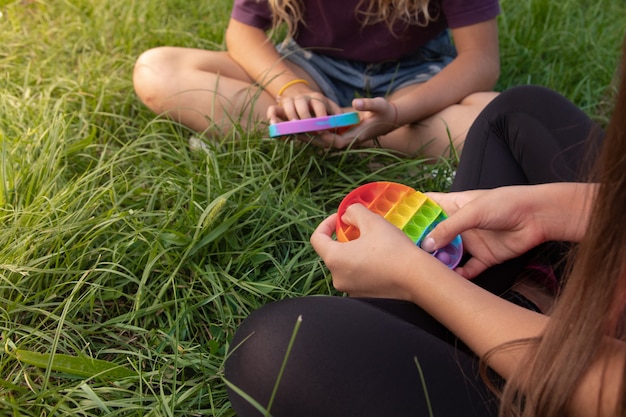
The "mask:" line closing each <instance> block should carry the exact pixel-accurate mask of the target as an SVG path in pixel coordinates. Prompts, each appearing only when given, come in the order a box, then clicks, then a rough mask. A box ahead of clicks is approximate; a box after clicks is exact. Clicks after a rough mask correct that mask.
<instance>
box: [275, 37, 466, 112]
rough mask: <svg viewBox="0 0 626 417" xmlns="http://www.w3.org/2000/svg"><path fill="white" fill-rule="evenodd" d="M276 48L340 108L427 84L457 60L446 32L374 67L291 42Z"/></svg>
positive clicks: (373, 65)
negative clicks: (361, 99)
mask: <svg viewBox="0 0 626 417" xmlns="http://www.w3.org/2000/svg"><path fill="white" fill-rule="evenodd" d="M276 49H277V50H278V52H279V53H280V54H281V56H283V57H284V58H285V59H288V60H289V61H291V62H293V63H294V64H296V65H298V66H299V67H301V68H302V69H304V70H305V71H306V72H307V73H308V74H309V75H310V76H311V77H312V78H313V79H314V80H315V82H316V83H317V85H318V86H319V87H320V89H321V90H322V93H324V95H325V96H326V97H328V98H330V99H331V100H333V101H334V102H335V103H337V104H338V105H339V106H341V107H349V106H350V105H351V104H352V100H353V99H354V98H356V97H386V96H388V95H389V94H391V93H393V92H394V91H396V90H398V89H400V88H402V87H407V86H409V85H412V84H418V83H423V82H425V81H428V80H429V79H431V78H432V77H434V76H435V75H437V74H438V73H439V72H440V71H441V70H442V69H443V68H444V67H445V66H446V65H448V64H449V63H450V62H451V61H452V60H453V59H454V58H455V57H456V49H455V48H454V45H452V42H451V40H450V35H449V32H448V30H445V31H443V32H442V33H441V34H440V35H438V36H437V37H436V38H435V39H433V40H431V41H429V42H428V43H427V44H426V45H424V46H423V47H421V48H420V49H418V50H417V51H416V52H415V53H413V54H411V55H409V56H406V57H404V58H402V59H401V60H398V61H387V62H381V63H376V64H371V63H366V62H360V61H352V60H347V59H338V58H331V57H328V56H325V55H320V54H317V53H315V52H312V51H309V50H306V49H303V48H301V47H300V46H299V45H298V44H297V43H295V42H294V41H293V40H290V41H287V42H283V43H280V44H278V45H277V46H276Z"/></svg>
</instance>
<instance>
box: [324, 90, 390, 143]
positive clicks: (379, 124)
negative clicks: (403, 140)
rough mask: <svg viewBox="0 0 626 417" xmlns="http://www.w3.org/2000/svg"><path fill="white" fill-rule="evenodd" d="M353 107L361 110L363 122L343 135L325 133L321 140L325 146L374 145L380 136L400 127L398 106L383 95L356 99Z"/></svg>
mask: <svg viewBox="0 0 626 417" xmlns="http://www.w3.org/2000/svg"><path fill="white" fill-rule="evenodd" d="M352 107H353V109H354V110H356V111H358V112H360V117H361V123H359V124H358V125H357V126H355V127H353V128H352V129H349V130H347V131H346V132H344V133H342V134H341V135H337V134H333V133H330V132H329V133H324V134H323V135H321V142H322V143H323V144H324V146H325V147H327V148H336V149H343V148H347V147H348V146H356V147H360V146H361V145H366V146H372V143H373V142H374V141H375V140H376V139H377V138H378V137H379V136H382V135H385V134H387V133H389V132H391V131H392V130H394V129H396V128H397V127H398V110H397V107H396V106H395V104H393V103H392V102H390V101H387V100H385V99H384V98H382V97H376V98H369V99H366V98H359V99H354V100H353V101H352ZM370 142H371V143H370Z"/></svg>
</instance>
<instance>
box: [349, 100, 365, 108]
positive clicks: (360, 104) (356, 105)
mask: <svg viewBox="0 0 626 417" xmlns="http://www.w3.org/2000/svg"><path fill="white" fill-rule="evenodd" d="M352 106H353V107H354V108H355V109H357V110H358V109H360V108H361V107H363V100H359V99H357V100H354V103H352Z"/></svg>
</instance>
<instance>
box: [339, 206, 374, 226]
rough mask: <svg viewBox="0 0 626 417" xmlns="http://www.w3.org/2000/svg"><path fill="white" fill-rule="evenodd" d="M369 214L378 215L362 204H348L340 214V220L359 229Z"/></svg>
mask: <svg viewBox="0 0 626 417" xmlns="http://www.w3.org/2000/svg"><path fill="white" fill-rule="evenodd" d="M370 216H378V215H377V214H376V213H373V212H372V211H370V210H369V209H368V208H367V207H365V206H364V205H363V204H360V203H355V204H351V205H349V206H348V208H347V209H346V212H345V213H344V214H343V216H341V221H342V222H344V223H345V224H347V225H350V226H354V227H356V228H357V229H359V230H361V226H363V225H364V224H365V222H366V221H367V219H368V218H370Z"/></svg>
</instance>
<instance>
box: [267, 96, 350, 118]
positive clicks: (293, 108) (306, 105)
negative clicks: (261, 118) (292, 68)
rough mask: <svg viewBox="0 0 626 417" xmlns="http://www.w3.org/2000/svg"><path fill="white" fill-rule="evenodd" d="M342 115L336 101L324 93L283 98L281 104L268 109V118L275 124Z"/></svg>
mask: <svg viewBox="0 0 626 417" xmlns="http://www.w3.org/2000/svg"><path fill="white" fill-rule="evenodd" d="M340 113H342V110H341V108H340V107H339V106H338V105H337V104H336V103H335V102H334V101H332V100H330V99H329V98H328V97H326V96H325V95H323V94H322V93H319V92H316V91H310V92H307V93H306V94H299V95H296V96H293V97H281V99H280V103H279V104H277V105H273V106H270V107H268V109H267V118H268V119H269V122H270V123H271V124H274V123H278V122H282V121H289V120H300V119H310V118H311V117H322V116H328V115H331V114H340Z"/></svg>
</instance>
